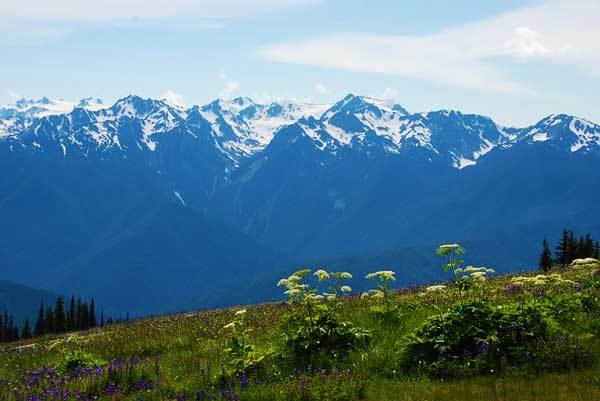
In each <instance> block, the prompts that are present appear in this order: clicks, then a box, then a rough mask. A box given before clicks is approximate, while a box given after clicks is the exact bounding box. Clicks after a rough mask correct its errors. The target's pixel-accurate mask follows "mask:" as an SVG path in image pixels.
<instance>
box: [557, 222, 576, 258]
mask: <svg viewBox="0 0 600 401" xmlns="http://www.w3.org/2000/svg"><path fill="white" fill-rule="evenodd" d="M573 241H574V239H573V232H572V231H571V230H567V229H566V228H565V229H563V232H562V236H561V238H560V242H559V244H558V246H557V247H556V262H557V263H558V264H559V265H561V266H566V265H568V264H569V263H571V262H572V259H571V260H569V259H570V258H571V257H573V254H574V249H572V248H573Z"/></svg>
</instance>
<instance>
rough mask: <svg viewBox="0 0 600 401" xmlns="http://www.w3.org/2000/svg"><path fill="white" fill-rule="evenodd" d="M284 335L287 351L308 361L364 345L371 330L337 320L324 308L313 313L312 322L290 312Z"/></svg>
mask: <svg viewBox="0 0 600 401" xmlns="http://www.w3.org/2000/svg"><path fill="white" fill-rule="evenodd" d="M283 338H284V344H285V348H286V352H287V353H289V354H291V355H292V356H293V358H295V359H299V360H304V361H305V362H309V361H311V360H314V358H316V357H319V356H321V357H324V358H330V359H340V358H343V357H345V356H346V355H347V354H348V352H349V351H350V350H352V349H355V348H357V347H360V346H364V345H366V344H367V343H368V341H369V339H370V332H369V331H367V330H363V329H361V328H358V327H355V326H354V325H352V324H351V323H349V322H340V321H339V319H338V317H337V315H336V314H335V313H333V312H332V311H331V310H326V311H321V312H320V313H319V314H318V315H317V316H315V317H314V320H313V322H312V324H306V322H305V320H304V319H300V320H299V319H298V316H297V315H291V316H290V317H289V318H288V319H287V321H286V322H285V323H284V327H283Z"/></svg>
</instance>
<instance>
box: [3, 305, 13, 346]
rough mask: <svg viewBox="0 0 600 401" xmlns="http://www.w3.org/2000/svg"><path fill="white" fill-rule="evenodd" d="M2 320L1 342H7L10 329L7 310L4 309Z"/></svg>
mask: <svg viewBox="0 0 600 401" xmlns="http://www.w3.org/2000/svg"><path fill="white" fill-rule="evenodd" d="M2 320H3V322H4V324H3V325H2V342H8V341H10V332H11V329H12V328H11V327H10V325H9V319H8V311H6V310H5V311H4V315H3V318H2Z"/></svg>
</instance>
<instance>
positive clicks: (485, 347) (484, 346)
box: [478, 340, 490, 354]
mask: <svg viewBox="0 0 600 401" xmlns="http://www.w3.org/2000/svg"><path fill="white" fill-rule="evenodd" d="M489 350H490V343H489V342H488V341H487V340H484V341H482V342H481V344H479V348H478V352H479V354H487V352H488V351H489Z"/></svg>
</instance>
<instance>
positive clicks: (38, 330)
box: [33, 302, 46, 337]
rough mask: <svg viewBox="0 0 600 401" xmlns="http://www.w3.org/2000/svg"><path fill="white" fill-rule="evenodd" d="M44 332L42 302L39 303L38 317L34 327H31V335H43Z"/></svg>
mask: <svg viewBox="0 0 600 401" xmlns="http://www.w3.org/2000/svg"><path fill="white" fill-rule="evenodd" d="M45 332H46V325H45V323H44V302H42V303H41V304H40V310H39V312H38V317H37V320H36V322H35V328H34V329H33V335H34V336H36V337H39V336H43V335H44V333H45Z"/></svg>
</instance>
